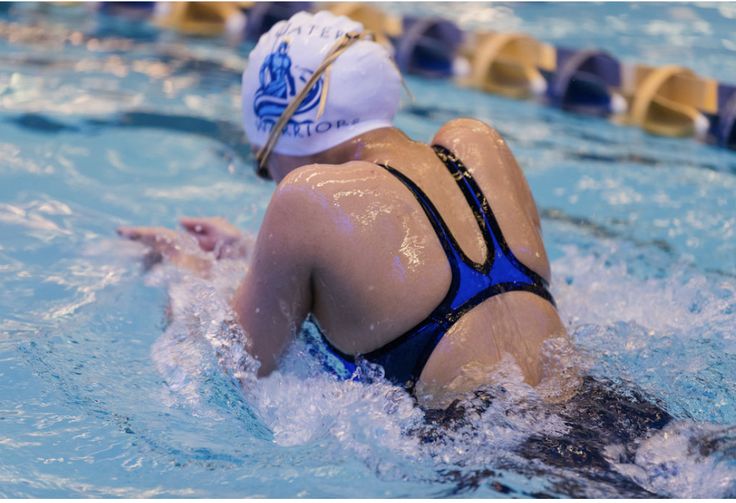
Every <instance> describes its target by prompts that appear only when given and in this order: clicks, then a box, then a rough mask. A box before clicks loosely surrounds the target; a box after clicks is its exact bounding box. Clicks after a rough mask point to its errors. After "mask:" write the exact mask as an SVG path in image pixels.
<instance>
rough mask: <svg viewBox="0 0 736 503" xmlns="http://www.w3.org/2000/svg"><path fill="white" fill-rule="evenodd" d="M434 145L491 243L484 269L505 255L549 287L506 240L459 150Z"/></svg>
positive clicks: (487, 242) (544, 285)
mask: <svg viewBox="0 0 736 503" xmlns="http://www.w3.org/2000/svg"><path fill="white" fill-rule="evenodd" d="M432 149H433V150H434V151H435V153H436V154H437V157H439V158H440V160H441V161H442V162H443V164H444V165H445V166H447V169H448V171H449V172H450V173H451V174H452V175H453V178H455V181H456V182H457V184H458V187H460V190H461V191H462V193H463V195H464V196H465V200H466V201H467V202H468V205H469V206H470V208H471V209H472V210H473V215H474V216H475V219H476V221H477V222H478V226H479V227H480V230H481V233H482V234H483V238H484V240H485V242H486V246H487V247H488V255H487V257H486V260H485V262H484V264H483V268H484V270H486V271H488V270H490V269H491V267H492V266H493V263H494V261H495V259H497V258H501V257H503V258H505V259H507V260H508V261H509V262H511V263H512V264H513V266H514V267H515V268H516V269H518V270H519V271H521V272H522V273H523V274H525V275H526V276H528V277H529V279H530V281H531V282H532V283H534V284H536V285H541V286H543V287H544V288H549V282H548V281H547V280H546V279H544V278H543V277H542V276H540V275H539V274H537V273H536V272H534V271H532V270H531V269H530V268H529V267H527V266H526V265H524V264H522V263H521V261H519V259H517V258H516V256H515V255H514V253H513V251H511V247H510V246H509V245H508V243H507V242H506V238H505V237H504V235H503V232H502V231H501V226H500V225H499V224H498V220H496V216H495V215H494V214H493V210H492V209H491V205H490V203H489V202H488V199H487V198H486V197H485V195H484V194H483V191H482V190H481V189H480V187H479V186H478V183H477V182H476V181H475V179H474V178H473V175H472V174H471V173H470V171H469V170H468V168H467V166H465V164H464V163H463V162H462V161H461V160H460V159H458V158H457V157H456V156H455V154H453V153H452V152H451V151H450V150H448V149H446V148H445V147H443V146H442V145H433V146H432Z"/></svg>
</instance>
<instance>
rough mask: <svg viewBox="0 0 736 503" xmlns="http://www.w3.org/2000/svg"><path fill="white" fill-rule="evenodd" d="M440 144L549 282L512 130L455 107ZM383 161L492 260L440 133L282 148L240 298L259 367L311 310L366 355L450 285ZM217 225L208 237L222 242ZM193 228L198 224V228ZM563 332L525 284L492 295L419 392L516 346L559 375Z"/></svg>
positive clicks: (494, 361) (536, 365)
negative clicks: (292, 151) (293, 151)
mask: <svg viewBox="0 0 736 503" xmlns="http://www.w3.org/2000/svg"><path fill="white" fill-rule="evenodd" d="M432 143H433V144H439V145H442V146H444V147H446V148H447V149H449V150H451V151H452V152H454V153H455V155H456V156H457V157H458V158H459V159H461V160H462V161H463V162H464V163H465V165H466V166H467V167H468V169H469V170H470V172H471V174H472V175H473V177H474V178H475V179H476V181H477V183H478V184H479V186H480V188H481V190H482V191H483V193H484V194H485V196H486V198H487V199H488V201H489V203H490V205H491V208H492V210H493V212H494V214H495V216H496V219H497V220H498V223H499V225H500V227H501V230H502V232H503V234H504V236H505V238H506V240H507V242H508V244H509V246H510V248H511V250H512V251H513V253H514V254H515V255H516V257H517V258H518V259H519V260H520V261H521V262H523V263H524V264H525V265H526V266H528V267H529V268H531V269H532V270H534V271H535V272H536V273H538V274H540V275H541V276H542V277H544V278H546V279H547V280H550V267H549V261H548V259H547V254H546V252H545V249H544V244H543V242H542V237H541V230H540V221H539V215H538V213H537V208H536V205H535V203H534V200H533V198H532V195H531V192H530V190H529V187H528V185H527V182H526V180H525V178H524V175H523V173H522V171H521V169H520V168H519V166H518V165H517V163H516V161H515V159H514V157H513V155H512V154H511V151H510V150H509V148H508V146H507V145H506V143H505V141H504V140H503V138H502V137H501V136H500V135H499V134H498V133H497V132H496V131H495V130H494V129H492V128H490V127H489V126H487V125H485V124H484V123H482V122H479V121H476V120H472V119H457V120H453V121H450V122H448V123H447V124H445V125H444V126H443V127H442V128H441V129H440V130H439V132H438V133H437V134H436V135H435V137H434V138H433V140H432ZM309 162H312V163H311V164H307V163H309ZM379 162H380V163H386V164H389V165H390V166H392V167H393V168H395V169H397V170H399V171H401V172H402V173H403V174H405V175H406V176H408V177H409V178H411V179H412V180H413V181H414V182H415V183H417V184H418V185H419V187H420V188H421V189H422V190H423V191H424V192H425V193H426V194H427V196H428V197H429V198H430V200H431V201H432V202H433V203H434V204H435V206H436V207H437V208H438V210H439V212H440V213H441V214H442V216H443V218H444V219H445V221H446V222H447V224H448V226H449V228H450V230H451V231H452V233H453V235H454V236H455V238H456V239H457V241H458V243H459V244H460V246H461V247H462V249H463V250H464V251H465V253H466V254H467V255H468V256H469V257H470V258H471V259H472V260H474V261H477V262H482V261H483V259H484V257H485V255H486V253H487V250H486V246H485V242H484V240H483V238H482V235H481V232H480V229H479V228H478V225H477V222H476V220H475V218H474V216H473V214H472V212H471V210H470V208H469V207H468V205H467V203H466V202H465V199H464V197H463V195H462V193H461V191H460V189H459V188H458V186H457V185H456V183H455V182H454V180H453V179H452V176H451V175H450V174H449V173H448V172H447V170H446V168H445V166H444V165H443V164H442V162H441V161H440V160H439V159H438V158H437V156H436V155H435V154H434V152H433V150H432V149H431V148H430V146H429V145H427V144H423V143H419V142H414V141H412V140H411V139H409V138H407V137H406V136H405V135H404V134H403V133H401V132H400V131H399V130H397V129H394V128H384V129H379V130H374V131H371V132H368V133H365V134H363V135H361V136H358V137H356V138H353V139H351V140H349V141H347V142H345V143H343V144H340V145H338V146H336V147H333V148H332V149H330V150H328V151H325V152H322V153H319V154H317V155H315V156H312V157H311V158H295V157H287V156H279V155H275V156H273V158H272V159H271V161H270V162H269V171H270V173H271V175H272V176H273V177H274V179H275V180H277V181H279V184H278V187H277V188H276V191H275V193H274V194H273V197H272V199H271V202H270V204H269V207H268V210H267V212H266V216H265V218H264V221H263V225H262V227H261V229H260V231H259V233H258V238H257V240H256V243H255V246H254V247H253V250H252V252H251V253H252V259H251V260H252V261H251V265H250V268H249V270H248V272H247V274H246V276H245V277H244V279H243V281H242V282H241V284H240V286H239V288H238V289H237V291H236V294H235V296H234V298H233V300H232V306H233V308H234V311H235V313H236V315H237V318H238V321H239V322H240V324H241V325H242V327H243V329H244V330H245V332H246V333H247V334H248V336H249V337H248V339H249V345H250V347H249V348H248V349H249V351H250V352H251V353H252V354H253V355H254V356H255V357H256V358H258V360H259V361H260V362H261V369H260V375H261V376H265V375H268V374H269V373H271V372H272V371H273V370H274V369H275V368H276V367H277V364H278V360H279V357H280V356H281V354H282V353H283V351H284V349H285V348H286V346H287V345H288V344H289V342H290V341H291V340H292V339H293V338H294V337H295V334H296V332H297V330H298V328H299V327H300V326H301V324H302V322H303V321H304V320H305V318H306V317H307V315H309V314H310V313H311V314H312V315H313V316H314V317H315V318H316V320H317V321H318V323H319V325H320V327H321V328H322V330H323V331H324V334H325V336H326V337H327V338H328V339H329V340H330V342H331V343H333V344H334V345H335V346H336V347H337V348H338V349H340V350H341V351H343V352H346V353H351V354H356V353H367V352H370V351H372V350H375V349H377V348H380V347H381V346H383V345H385V344H386V343H388V342H391V341H392V340H394V339H396V338H397V337H399V336H401V335H402V334H403V333H405V332H407V331H408V330H410V329H411V328H412V327H414V326H415V325H416V324H417V323H418V322H420V321H421V320H423V319H424V318H425V317H426V316H427V315H428V314H429V313H430V312H431V311H432V310H433V309H434V308H435V307H436V306H437V305H438V304H439V303H440V301H441V300H442V299H443V298H444V296H445V295H446V293H447V291H448V289H449V287H450V281H451V273H450V266H449V264H448V262H447V257H446V255H445V253H444V251H443V249H442V247H441V245H440V242H439V239H438V238H437V236H436V234H435V232H434V230H433V228H432V226H431V224H430V222H429V220H428V219H427V217H426V215H425V213H424V211H423V210H422V208H421V206H420V205H419V203H418V202H417V200H416V199H415V198H414V196H413V195H412V193H411V192H410V191H409V190H408V189H407V188H406V186H404V185H403V184H402V183H401V182H400V181H399V180H397V179H396V178H395V177H394V176H392V175H391V174H389V173H388V172H386V171H385V170H384V169H383V168H381V167H380V166H378V165H377V164H376V163H379ZM304 164H307V165H304ZM195 222H196V221H195ZM190 223H191V222H190ZM217 227H218V226H217V225H213V226H212V229H211V231H210V236H209V238H212V237H213V236H214V239H215V241H216V240H217V235H218V234H217V233H218V232H219V231H218V230H217ZM193 229H194V228H193V227H191V226H190V228H187V230H189V231H190V232H193V233H194V234H195V237H198V238H199V236H198V233H197V232H195V231H194V230H193ZM200 231H201V229H200ZM160 232H162V231H161V230H160V229H147V228H126V229H123V231H122V234H123V235H125V236H126V237H129V238H132V239H138V240H141V241H143V242H144V243H145V244H148V245H149V246H152V247H154V248H156V247H157V241H156V239H155V237H151V236H157V235H158V234H157V233H160ZM169 232H171V231H169ZM229 232H232V231H231V230H230V231H229ZM199 234H201V232H200V233H199ZM223 235H224V236H226V237H227V236H228V231H223ZM143 237H145V239H144V238H143ZM169 239H173V237H172V236H171V235H168V237H167V238H166V239H164V241H167V240H169ZM228 239H230V238H228ZM200 244H201V243H200ZM164 255H166V253H164ZM180 261H181V259H180ZM185 266H186V264H185ZM560 337H562V338H566V337H567V334H566V332H565V329H564V326H563V325H562V322H561V321H560V318H559V316H558V314H557V311H556V310H555V309H554V307H553V306H552V305H551V304H549V303H548V302H547V301H545V300H543V299H541V298H540V297H538V296H536V295H533V294H531V293H527V292H509V293H504V294H501V295H497V296H495V297H492V298H490V299H488V300H486V301H485V302H483V303H482V304H480V305H478V306H477V307H475V308H474V309H473V310H472V311H470V312H468V313H467V314H465V315H464V316H463V317H462V318H461V319H460V320H459V321H458V322H457V323H456V324H455V325H454V326H453V327H452V328H451V329H450V331H449V332H448V333H447V335H445V337H444V338H443V339H442V340H441V341H440V343H439V345H438V346H437V347H436V348H435V350H434V352H433V353H432V356H431V357H430V359H429V361H428V362H427V365H426V366H425V368H424V370H423V372H422V374H421V376H420V379H419V382H418V383H417V389H416V391H417V396H418V398H419V399H420V401H421V402H422V403H424V404H427V405H432V406H437V405H440V404H442V403H446V402H447V401H448V400H451V399H452V397H453V396H454V395H456V394H458V393H462V392H466V391H469V390H472V389H474V388H475V387H477V386H479V385H481V384H483V383H484V380H487V379H488V372H489V371H492V370H493V369H494V368H495V367H496V366H497V365H498V364H499V362H500V361H501V360H502V359H503V358H504V355H510V356H512V357H513V359H514V360H515V362H516V364H517V365H518V366H519V367H520V369H521V370H522V372H523V374H524V378H525V380H526V382H528V383H529V384H531V385H534V386H536V385H538V384H540V382H542V381H543V379H545V380H546V379H547V378H551V379H554V378H556V377H559V376H557V375H554V374H556V373H561V372H562V371H561V370H560V369H559V368H558V367H557V366H556V365H554V364H551V363H548V362H547V361H546V360H545V356H544V354H543V350H542V349H543V345H544V343H545V341H547V340H549V339H552V338H560Z"/></svg>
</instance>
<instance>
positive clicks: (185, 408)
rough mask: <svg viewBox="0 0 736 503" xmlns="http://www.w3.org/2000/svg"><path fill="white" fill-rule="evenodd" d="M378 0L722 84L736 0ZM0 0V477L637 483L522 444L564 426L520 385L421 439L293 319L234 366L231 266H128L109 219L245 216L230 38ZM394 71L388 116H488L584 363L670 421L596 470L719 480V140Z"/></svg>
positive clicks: (148, 221)
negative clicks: (286, 343) (407, 0)
mask: <svg viewBox="0 0 736 503" xmlns="http://www.w3.org/2000/svg"><path fill="white" fill-rule="evenodd" d="M383 7H385V8H391V9H394V10H396V11H402V10H407V9H412V10H418V11H420V12H423V13H426V14H429V13H438V12H440V13H443V14H444V15H446V16H448V17H453V18H454V19H455V20H456V21H458V22H459V23H461V26H463V27H464V28H466V29H472V28H479V27H480V26H482V25H483V26H487V27H489V28H492V29H507V30H511V29H518V30H523V31H526V32H528V33H531V34H532V35H534V36H537V37H539V38H540V39H542V40H545V41H547V42H551V43H555V44H560V45H568V46H571V47H581V48H582V47H586V46H598V47H602V48H605V49H608V50H609V51H610V52H611V53H613V54H614V55H617V56H619V57H621V58H623V59H624V60H629V61H639V62H648V63H656V64H665V63H678V64H683V65H686V66H690V67H692V68H693V69H694V70H696V71H698V72H700V73H702V74H704V75H707V76H711V77H715V78H717V79H719V80H722V81H726V82H732V83H733V82H736V38H735V37H736V35H734V33H735V31H734V30H733V26H734V23H735V22H736V5H735V4H728V3H719V4H702V5H701V4H698V5H691V4H681V3H678V4H642V5H636V4H595V5H592V4H574V5H570V4H562V5H559V4H533V3H531V4H529V3H524V4H511V5H503V4H493V6H489V5H463V4H459V5H456V6H455V5H453V6H452V7H448V6H447V5H445V4H432V5H423V4H412V5H411V6H408V5H398V6H396V5H394V6H389V5H388V4H386V5H383ZM11 15H12V17H5V18H3V17H1V16H3V14H0V236H1V237H0V284H1V285H2V289H0V496H2V497H28V496H32V497H86V496H98V497H106V496H123V497H151V496H169V497H177V496H191V497H245V496H270V497H331V496H368V497H402V496H411V497H432V496H446V495H457V496H468V497H494V496H531V495H541V494H545V495H551V496H602V497H605V496H611V497H613V496H627V495H632V494H634V495H637V494H639V493H632V492H631V488H630V487H629V486H627V485H625V484H617V483H612V482H611V481H610V480H608V479H601V478H596V477H594V476H590V474H589V473H587V472H584V473H581V472H579V471H576V470H574V469H572V468H565V467H555V466H547V465H545V464H543V463H539V462H530V461H526V460H524V459H521V458H519V457H518V456H517V455H516V454H515V451H514V447H515V446H517V445H519V443H520V442H522V441H523V440H524V439H525V438H528V437H529V436H530V435H533V434H535V433H536V432H540V431H544V432H549V431H553V430H560V429H562V430H564V428H565V425H564V424H562V422H561V421H560V419H559V418H557V417H555V416H554V414H546V413H544V412H540V411H539V410H538V409H535V408H529V407H525V406H523V404H524V403H525V402H524V398H525V397H527V398H528V395H529V391H528V390H525V389H524V387H523V386H518V388H519V389H517V390H511V391H510V395H513V396H512V397H511V398H509V399H508V400H507V401H505V402H504V401H503V400H502V401H500V403H497V404H495V405H494V406H493V407H491V408H490V409H489V410H487V411H486V412H485V413H483V414H482V415H481V416H480V417H478V418H477V421H476V424H475V426H474V427H473V428H471V429H467V430H464V431H460V432H457V433H456V434H454V435H451V436H448V437H447V438H446V439H444V440H443V441H442V442H439V443H435V444H431V445H427V444H423V443H422V442H421V441H420V440H419V439H418V438H417V437H416V436H413V435H411V434H409V433H408V432H409V431H410V430H412V428H413V427H415V426H416V425H417V424H418V423H420V422H421V421H422V414H423V413H422V411H421V410H419V409H417V408H415V407H414V406H413V405H412V402H411V400H410V399H409V398H408V397H407V396H406V395H405V394H403V393H402V392H400V391H399V390H397V389H396V388H392V387H390V386H388V385H382V384H374V385H370V386H368V385H360V384H356V383H341V382H335V381H333V380H332V379H331V378H330V377H329V376H327V375H325V374H323V373H321V372H319V371H318V370H315V368H314V367H315V365H314V362H312V361H311V360H310V356H309V355H308V354H307V353H306V352H305V350H304V346H303V344H302V343H300V342H299V343H297V344H295V345H294V347H293V348H291V350H290V354H289V356H288V357H287V358H286V359H285V365H284V368H283V370H282V371H281V372H278V373H276V374H275V375H273V376H272V377H270V378H269V379H265V380H262V381H259V382H255V381H254V379H253V377H252V373H251V372H250V371H249V370H248V368H249V362H250V360H249V358H248V356H247V355H245V354H243V353H242V351H241V350H240V349H239V346H238V345H237V344H234V343H233V342H232V341H231V339H230V338H229V337H228V334H227V332H226V331H223V329H222V327H221V325H222V320H223V319H224V318H225V316H226V314H225V308H224V302H223V298H224V294H225V293H226V292H227V291H228V289H229V288H232V286H233V284H234V280H233V278H237V276H238V275H239V274H242V270H243V265H242V264H237V263H232V264H225V265H223V266H222V268H221V270H220V271H219V273H218V278H217V280H216V282H215V284H214V285H210V284H206V283H203V282H200V281H196V280H194V279H192V278H187V277H179V276H177V275H176V274H175V273H173V272H172V271H169V270H166V269H160V268H159V269H154V270H153V272H151V273H150V274H144V272H143V271H142V267H141V262H140V258H141V255H142V249H141V248H140V247H139V246H138V245H136V244H133V243H127V242H121V241H120V240H119V239H118V238H117V237H116V235H115V233H114V229H115V228H116V227H117V226H118V225H121V224H141V225H166V226H173V225H174V223H175V221H176V219H177V218H178V217H180V216H182V215H213V214H219V215H222V216H225V217H227V218H228V219H230V220H232V221H234V222H235V223H236V224H237V225H238V226H239V227H240V228H242V229H243V230H245V231H246V232H248V233H250V234H255V233H256V232H257V229H258V226H259V223H260V220H261V218H262V216H263V212H264V209H265V207H266V205H267V203H268V199H269V196H270V193H271V191H272V190H273V186H272V185H271V184H269V183H266V182H263V181H260V180H258V179H256V178H255V176H254V175H253V174H252V170H251V161H252V159H251V157H250V155H249V153H248V151H249V147H248V145H247V144H245V143H244V142H243V139H242V133H241V130H240V126H239V120H240V119H239V116H240V103H239V102H240V97H239V96H240V94H239V82H240V74H241V72H242V69H243V67H244V65H245V64H246V55H247V49H248V48H247V46H241V47H230V46H228V45H227V44H226V43H225V42H224V41H222V40H203V39H186V38H182V37H179V36H177V35H174V34H172V33H166V32H160V31H158V30H157V29H155V28H153V27H151V26H148V25H147V24H145V23H143V24H141V23H123V22H116V21H114V20H111V19H103V18H101V17H99V16H97V15H95V14H92V13H91V12H90V10H89V8H87V7H86V6H80V5H77V6H71V7H68V6H67V7H58V6H51V5H45V6H38V5H34V4H24V5H22V6H20V7H18V8H16V9H15V10H14V11H11ZM408 84H409V86H410V88H411V90H412V92H413V94H414V95H415V98H416V101H415V102H414V103H413V104H411V103H408V102H407V104H406V107H405V108H404V110H403V111H402V112H401V113H400V114H399V116H398V119H397V125H398V126H399V127H401V128H402V129H404V130H405V131H406V132H407V133H408V134H409V135H410V136H412V137H414V138H416V139H419V140H423V141H427V140H429V139H430V138H431V136H432V135H433V133H434V132H435V131H436V130H437V129H438V128H439V126H440V125H441V124H442V123H443V122H445V121H446V120H449V119H451V118H453V117H456V116H475V117H478V118H480V119H483V120H485V121H487V122H489V123H491V124H493V125H494V126H495V127H496V128H498V129H499V130H500V131H501V132H502V133H503V134H504V135H505V136H506V138H507V139H508V142H509V144H510V145H511V148H512V150H513V152H514V153H515V155H516V157H517V159H518V161H519V163H520V165H521V166H522V167H523V169H524V171H525V173H526V175H527V177H528V179H529V183H530V185H531V187H532V190H533V193H534V196H535V198H536V201H537V204H538V205H539V208H540V211H541V214H542V217H543V228H544V234H545V238H546V239H545V242H546V246H547V250H548V252H549V254H550V258H551V260H552V269H553V275H554V279H553V288H552V290H553V293H554V294H555V296H556V298H557V302H558V305H559V307H560V309H561V314H562V318H563V320H564V321H565V323H566V325H567V327H568V329H569V331H570V333H571V334H572V335H573V338H574V340H575V342H576V344H577V345H578V347H579V348H580V349H581V351H582V352H583V354H584V355H585V360H586V361H587V362H588V363H587V365H588V367H589V372H590V373H591V374H593V375H596V376H599V377H601V378H609V379H612V380H615V381H617V382H625V383H630V384H632V385H635V386H636V387H638V388H639V389H641V390H643V391H644V392H645V393H647V394H648V395H649V396H651V397H652V398H654V399H657V400H660V401H661V402H662V403H663V404H664V406H665V407H666V409H667V410H668V411H669V412H670V413H671V414H673V415H674V416H675V417H676V418H677V421H676V422H675V423H674V424H673V425H671V426H669V427H668V428H667V429H666V430H665V431H663V432H660V433H658V434H655V435H654V436H653V437H651V438H649V439H647V440H645V441H643V442H642V443H641V444H639V445H637V446H635V448H636V456H635V462H633V463H620V464H615V463H614V465H615V470H616V472H617V473H618V474H620V475H621V476H622V477H624V478H626V479H627V480H631V481H633V482H635V483H636V484H637V485H638V486H640V487H641V488H643V489H645V490H647V491H651V492H652V493H655V494H658V495H663V496H680V497H723V496H732V497H733V496H736V454H735V453H736V153H735V152H732V151H728V150H723V149H716V148H713V147H710V146H707V145H703V144H700V143H697V142H695V141H691V140H680V139H666V138H657V137H653V136H649V135H647V134H645V133H644V132H642V131H640V130H638V129H635V128H625V127H619V126H616V125H614V124H611V123H609V122H606V121H604V120H599V119H591V118H586V117H579V116H574V115H569V114H565V113H563V112H560V111H557V110H553V109H550V108H546V107H544V106H540V105H538V104H535V103H533V102H525V101H513V100H508V99H504V98H501V97H496V96H492V95H486V94H482V93H479V92H476V91H471V90H464V89H460V88H458V87H456V86H454V85H453V84H452V83H450V82H446V81H429V80H422V79H416V78H408ZM169 298H171V302H170V304H169ZM167 306H169V308H170V311H171V314H172V322H171V323H170V324H169V323H167V321H166V314H165V311H166V309H167ZM238 380H241V381H242V382H243V383H244V386H245V391H242V390H241V389H240V387H239V385H238ZM616 448H617V447H616V446H610V449H611V452H614V451H615V449H616ZM614 458H615V456H614Z"/></svg>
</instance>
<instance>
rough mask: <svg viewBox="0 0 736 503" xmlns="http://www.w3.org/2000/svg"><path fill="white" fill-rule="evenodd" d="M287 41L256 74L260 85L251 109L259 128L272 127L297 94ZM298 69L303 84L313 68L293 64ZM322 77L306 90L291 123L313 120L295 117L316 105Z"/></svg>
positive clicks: (282, 43)
mask: <svg viewBox="0 0 736 503" xmlns="http://www.w3.org/2000/svg"><path fill="white" fill-rule="evenodd" d="M288 49H289V43H288V42H287V41H282V42H281V43H280V44H279V46H278V48H277V49H276V50H275V51H273V52H272V53H271V54H269V55H268V56H267V57H266V59H265V60H264V61H263V64H262V65H261V69H260V71H259V74H258V78H259V81H260V86H259V87H258V90H257V91H256V95H255V99H254V100H253V111H254V112H255V115H256V117H258V118H259V119H260V121H261V127H264V126H268V127H272V126H273V125H274V124H275V123H276V121H277V120H278V118H279V117H280V116H281V114H282V113H283V112H284V110H286V107H287V106H289V102H290V101H291V100H290V99H291V98H292V97H293V96H294V95H295V94H296V82H295V79H294V75H293V74H292V64H291V58H290V57H289V54H288V52H287V51H288ZM294 70H297V71H298V73H299V75H298V77H297V78H298V80H299V81H300V82H301V83H306V82H307V80H309V77H310V76H311V75H312V73H313V71H312V70H309V69H306V68H298V67H294ZM322 80H323V79H322V78H321V77H320V79H319V80H318V81H317V83H316V84H315V85H314V86H313V87H312V89H310V90H309V92H308V93H307V96H306V97H305V98H304V100H303V101H302V103H301V105H299V107H298V108H297V109H296V112H294V115H293V116H292V119H291V120H289V123H288V124H290V125H292V126H294V127H298V126H299V125H301V124H305V123H312V121H311V120H307V121H303V122H298V121H296V120H295V118H296V117H297V116H299V115H301V114H304V113H306V112H308V111H310V110H312V109H313V108H314V107H316V106H317V104H318V103H319V99H320V94H321V92H322Z"/></svg>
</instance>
